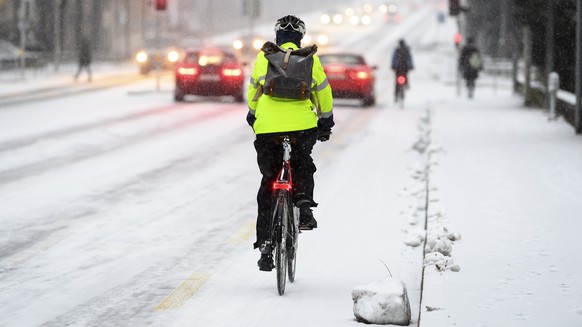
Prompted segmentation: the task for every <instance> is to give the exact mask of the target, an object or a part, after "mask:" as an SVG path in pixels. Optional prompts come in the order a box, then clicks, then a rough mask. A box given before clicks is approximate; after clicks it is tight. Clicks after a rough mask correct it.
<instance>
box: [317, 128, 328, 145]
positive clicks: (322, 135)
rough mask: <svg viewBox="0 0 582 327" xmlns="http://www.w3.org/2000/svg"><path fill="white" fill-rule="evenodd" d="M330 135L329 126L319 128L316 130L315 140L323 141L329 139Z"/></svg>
mask: <svg viewBox="0 0 582 327" xmlns="http://www.w3.org/2000/svg"><path fill="white" fill-rule="evenodd" d="M330 136H331V128H330V129H320V130H318V131H317V140H318V141H321V142H325V141H328V140H329V137H330Z"/></svg>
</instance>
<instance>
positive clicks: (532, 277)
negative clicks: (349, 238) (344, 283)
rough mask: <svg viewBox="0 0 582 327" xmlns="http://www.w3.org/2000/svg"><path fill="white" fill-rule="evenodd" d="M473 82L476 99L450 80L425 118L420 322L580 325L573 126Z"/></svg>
mask: <svg viewBox="0 0 582 327" xmlns="http://www.w3.org/2000/svg"><path fill="white" fill-rule="evenodd" d="M480 82H481V86H480V87H479V85H478V88H477V90H476V99H474V100H468V99H466V98H465V97H452V96H451V94H454V88H453V87H451V86H449V88H448V91H447V92H448V94H446V95H442V99H438V100H435V101H433V102H432V104H431V108H430V110H429V111H428V113H427V117H426V119H425V120H426V123H425V125H426V126H425V128H426V129H427V130H426V133H425V135H426V136H427V137H428V138H429V143H430V144H429V145H428V147H427V148H426V152H425V156H426V162H427V168H428V169H427V174H426V176H425V177H426V178H425V179H424V182H426V185H427V190H428V200H429V201H428V210H427V215H426V217H428V219H427V221H428V228H427V229H428V231H429V232H428V243H429V245H430V246H431V247H432V248H431V249H434V250H431V249H429V250H428V251H427V254H426V257H425V261H426V260H427V259H428V261H431V260H432V264H430V265H426V266H425V272H424V284H423V298H422V303H421V314H420V322H419V326H422V327H429V326H582V275H581V274H580V270H581V269H582V261H581V260H580V259H579V256H578V255H579V253H578V252H579V251H578V247H579V243H578V237H579V234H580V232H579V231H580V230H581V229H582V223H581V218H582V214H581V213H582V172H581V171H582V170H581V169H582V137H581V136H579V135H576V134H575V132H574V130H573V129H572V126H570V125H569V124H568V123H566V122H565V121H564V120H563V119H559V120H558V121H548V118H547V114H546V113H545V112H544V111H543V110H540V109H529V108H525V107H523V105H522V102H523V100H522V98H521V97H520V96H518V95H512V94H511V93H510V90H511V88H510V87H507V88H506V90H503V89H501V90H497V91H496V92H494V91H493V89H492V88H491V87H490V86H489V87H488V86H483V85H486V84H487V77H483V78H481V81H480ZM447 236H448V237H447ZM459 236H460V240H457V241H455V242H451V241H450V240H449V239H451V238H452V239H454V238H455V237H459ZM451 250H452V251H451ZM447 251H450V253H447ZM442 253H445V255H446V254H448V256H442ZM435 263H436V264H435ZM459 268H460V271H458V272H455V271H454V270H458V269H459Z"/></svg>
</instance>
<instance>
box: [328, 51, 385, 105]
mask: <svg viewBox="0 0 582 327" xmlns="http://www.w3.org/2000/svg"><path fill="white" fill-rule="evenodd" d="M319 59H320V60H321V64H322V66H323V69H324V71H325V74H326V75H327V80H328V81H329V85H330V86H331V90H332V92H333V96H334V98H348V99H361V100H362V105H364V106H366V107H368V106H373V105H374V104H375V103H376V97H375V92H374V84H375V77H374V72H373V71H374V70H375V69H376V68H377V67H376V66H372V67H371V66H369V65H368V64H367V63H366V60H364V57H363V56H361V55H357V54H349V53H335V54H321V55H319Z"/></svg>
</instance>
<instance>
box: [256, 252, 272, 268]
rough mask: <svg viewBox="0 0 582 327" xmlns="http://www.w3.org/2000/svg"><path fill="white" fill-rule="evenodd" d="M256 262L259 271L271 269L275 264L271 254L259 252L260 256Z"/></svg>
mask: <svg viewBox="0 0 582 327" xmlns="http://www.w3.org/2000/svg"><path fill="white" fill-rule="evenodd" d="M257 264H258V265H259V270H260V271H272V270H273V268H275V264H274V263H273V255H272V254H270V253H269V254H267V253H263V254H261V258H260V259H259V261H258V262H257Z"/></svg>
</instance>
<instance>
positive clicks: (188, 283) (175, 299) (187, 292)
mask: <svg viewBox="0 0 582 327" xmlns="http://www.w3.org/2000/svg"><path fill="white" fill-rule="evenodd" d="M208 278H210V274H208V273H205V274H200V273H194V274H192V275H190V277H188V278H187V279H186V280H185V281H183V282H182V284H180V286H178V287H177V288H176V289H175V290H174V291H173V292H172V294H170V295H168V296H167V297H166V298H165V299H164V300H163V301H162V302H160V304H158V306H157V307H156V308H155V309H156V310H175V309H179V308H181V307H182V306H183V305H184V303H186V301H188V300H189V299H190V298H191V297H192V296H194V294H196V292H198V290H199V289H200V287H202V285H204V283H206V281H207V280H208Z"/></svg>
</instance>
